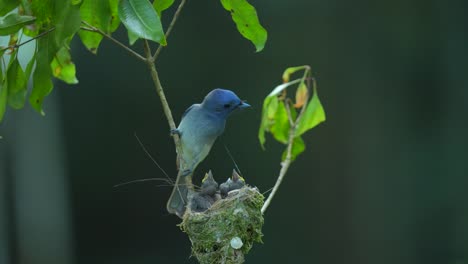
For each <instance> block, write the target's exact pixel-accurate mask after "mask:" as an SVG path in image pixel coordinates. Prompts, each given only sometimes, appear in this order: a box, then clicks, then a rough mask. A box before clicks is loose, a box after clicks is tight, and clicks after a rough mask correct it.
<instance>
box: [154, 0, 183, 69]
mask: <svg viewBox="0 0 468 264" xmlns="http://www.w3.org/2000/svg"><path fill="white" fill-rule="evenodd" d="M185 1H186V0H182V1H180V4H179V7H177V10H176V12H175V13H174V17H173V18H172V21H171V24H169V28H168V29H167V32H166V39H167V38H168V37H169V34H171V32H172V28H173V27H174V25H175V23H176V21H177V18H179V15H180V11H182V8H183V7H184V5H185ZM162 48H163V46H162V45H159V47H158V49H157V50H156V52H155V53H154V55H153V57H152V60H153V62H155V61H156V59H157V58H158V56H159V53H161V50H162Z"/></svg>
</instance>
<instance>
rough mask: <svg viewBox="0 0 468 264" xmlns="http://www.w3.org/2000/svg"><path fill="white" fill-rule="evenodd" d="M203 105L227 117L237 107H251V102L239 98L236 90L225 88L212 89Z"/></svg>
mask: <svg viewBox="0 0 468 264" xmlns="http://www.w3.org/2000/svg"><path fill="white" fill-rule="evenodd" d="M202 106H203V107H204V108H206V109H208V110H210V111H213V112H215V113H217V114H219V115H221V116H223V117H227V116H228V115H229V114H230V113H232V112H233V111H235V110H237V109H243V108H247V107H250V105H249V104H247V103H246V102H244V101H242V100H241V99H239V97H237V95H236V94H235V93H234V92H232V91H229V90H224V89H214V90H213V91H211V92H210V93H209V94H208V95H206V97H205V99H204V100H203V102H202Z"/></svg>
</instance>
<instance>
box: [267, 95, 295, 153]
mask: <svg viewBox="0 0 468 264" xmlns="http://www.w3.org/2000/svg"><path fill="white" fill-rule="evenodd" d="M290 127H291V126H290V125H289V120H288V114H287V112H286V107H285V106H284V103H283V102H280V103H279V104H278V108H277V110H276V114H275V120H274V122H273V124H272V125H271V127H270V133H271V134H272V135H273V137H274V138H275V139H276V140H278V141H279V142H281V143H283V144H286V143H288V138H289V128H290Z"/></svg>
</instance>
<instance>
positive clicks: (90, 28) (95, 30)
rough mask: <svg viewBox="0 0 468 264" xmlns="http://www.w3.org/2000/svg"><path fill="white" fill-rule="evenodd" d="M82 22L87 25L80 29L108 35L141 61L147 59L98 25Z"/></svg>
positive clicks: (107, 36) (108, 37)
mask: <svg viewBox="0 0 468 264" xmlns="http://www.w3.org/2000/svg"><path fill="white" fill-rule="evenodd" d="M81 23H83V24H84V25H86V27H81V28H80V29H82V30H86V31H90V32H96V33H99V34H101V35H102V36H104V37H106V38H107V39H109V40H110V41H112V42H114V43H115V44H117V45H118V46H119V47H121V48H123V49H124V50H126V51H128V52H129V53H130V54H132V55H133V56H135V57H136V58H137V59H139V60H141V61H146V59H145V58H144V57H143V56H141V55H140V54H138V53H137V52H136V51H134V50H132V49H131V48H129V47H128V46H127V45H125V44H123V43H122V42H120V41H118V40H117V39H115V38H113V37H112V36H110V35H108V34H106V32H104V31H102V30H100V29H99V28H97V27H93V26H92V25H90V24H89V23H88V22H86V21H81Z"/></svg>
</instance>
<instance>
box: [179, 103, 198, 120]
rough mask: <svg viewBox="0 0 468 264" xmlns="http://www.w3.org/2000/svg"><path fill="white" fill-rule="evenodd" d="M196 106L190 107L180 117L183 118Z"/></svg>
mask: <svg viewBox="0 0 468 264" xmlns="http://www.w3.org/2000/svg"><path fill="white" fill-rule="evenodd" d="M196 105H197V104H193V105H191V106H190V107H189V108H187V110H185V112H184V114H183V115H182V118H184V117H185V116H186V115H187V113H188V112H190V110H192V109H193V108H194V107H195V106H196Z"/></svg>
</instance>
